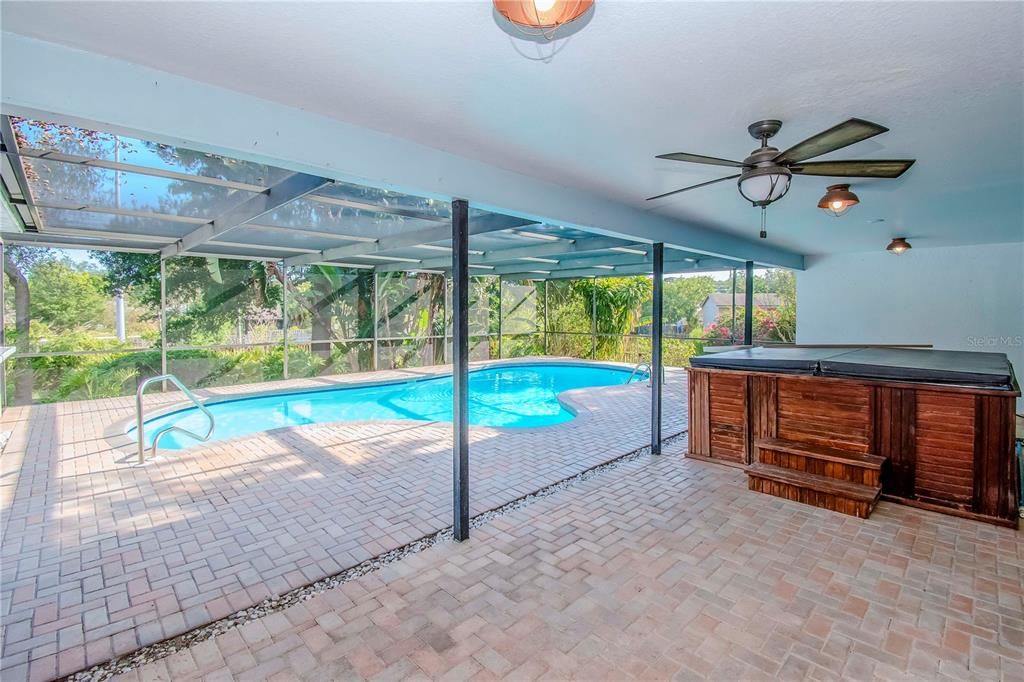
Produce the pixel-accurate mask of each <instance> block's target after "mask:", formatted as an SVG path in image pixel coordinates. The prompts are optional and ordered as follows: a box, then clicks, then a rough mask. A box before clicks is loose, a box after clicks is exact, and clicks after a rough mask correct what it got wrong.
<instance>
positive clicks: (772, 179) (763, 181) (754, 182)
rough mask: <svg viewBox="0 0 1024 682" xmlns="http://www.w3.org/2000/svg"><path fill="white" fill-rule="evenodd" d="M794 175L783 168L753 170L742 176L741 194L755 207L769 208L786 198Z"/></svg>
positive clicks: (770, 167) (740, 183)
mask: <svg viewBox="0 0 1024 682" xmlns="http://www.w3.org/2000/svg"><path fill="white" fill-rule="evenodd" d="M792 177H793V174H792V173H791V172H790V171H789V169H788V168H783V167H782V166H767V167H762V168H752V169H750V170H748V171H746V172H745V173H743V175H741V176H740V179H739V182H738V183H737V185H738V186H739V190H740V194H742V195H743V198H744V199H746V200H747V201H749V202H750V203H752V204H753V205H754V206H767V205H768V204H770V203H772V202H773V201H778V200H779V199H781V198H782V197H784V196H786V192H788V191H789V181H790V180H791V179H792Z"/></svg>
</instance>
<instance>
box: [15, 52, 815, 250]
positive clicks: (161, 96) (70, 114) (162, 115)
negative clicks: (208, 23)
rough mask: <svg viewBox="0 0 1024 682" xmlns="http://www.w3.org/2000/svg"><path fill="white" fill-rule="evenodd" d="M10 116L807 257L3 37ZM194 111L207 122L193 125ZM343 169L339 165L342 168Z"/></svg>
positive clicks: (528, 211) (506, 207) (231, 94)
mask: <svg viewBox="0 0 1024 682" xmlns="http://www.w3.org/2000/svg"><path fill="white" fill-rule="evenodd" d="M0 49H2V59H0V68H2V74H0V76H2V81H3V84H4V87H3V91H2V92H0V104H2V106H3V108H4V110H5V111H6V112H7V113H12V114H17V115H20V116H28V117H31V118H42V119H44V120H45V119H51V120H58V121H60V122H65V123H69V124H72V125H81V126H83V127H92V128H99V129H101V130H107V131H109V132H113V133H115V134H123V135H131V136H133V137H137V138H141V139H144V140H151V141H153V142H161V143H165V144H171V145H184V146H187V147H189V148H191V149H196V150H198V151H203V152H210V153H215V154H221V155H224V156H228V157H233V158H239V159H245V160H249V161H255V162H259V163H267V164H271V165H276V166H282V167H286V168H290V169H295V170H300V171H304V172H307V173H310V174H314V175H329V176H330V177H334V178H337V179H339V180H343V181H347V182H353V183H357V184H361V185H369V186H373V187H378V188H382V189H391V190H397V191H400V192H406V193H409V194H418V195H421V196H427V197H431V198H434V199H440V200H444V201H450V200H451V199H452V198H453V197H456V196H461V197H471V198H472V200H473V205H474V206H475V207H477V208H482V209H484V210H488V211H492V212H497V213H504V214H508V215H518V216H521V217H523V218H527V219H529V220H530V222H547V223H550V224H555V225H563V226H566V227H573V228H577V229H583V230H588V231H591V232H596V233H599V234H603V235H605V236H612V237H620V238H622V239H626V240H630V241H639V242H647V243H654V242H664V243H665V246H666V247H674V248H680V249H686V250H689V251H696V252H700V253H703V254H706V255H711V256H718V257H727V258H733V259H738V260H753V261H755V262H756V263H757V264H758V265H759V266H781V267H788V268H796V269H803V267H804V262H803V256H801V255H800V254H797V253H793V252H792V251H787V250H785V249H781V248H778V247H774V246H771V245H769V244H766V243H764V242H758V241H755V240H749V239H744V238H740V237H737V236H735V235H732V234H729V233H727V232H724V231H721V230H717V229H715V226H713V225H711V224H708V223H704V222H700V221H697V220H677V219H673V218H669V217H666V216H663V215H658V214H656V213H653V212H648V211H645V210H643V208H641V207H639V206H632V205H627V204H625V203H621V202H618V201H613V200H611V199H608V198H606V197H604V196H602V195H600V194H599V193H596V192H588V191H584V190H581V189H575V188H570V187H565V186H561V185H558V184H555V183H551V182H548V181H545V180H541V179H539V178H536V177H533V176H528V175H523V174H520V173H516V172H513V171H509V170H506V169H504V168H501V167H499V166H496V165H492V164H489V163H486V162H484V161H480V160H477V159H473V158H470V157H464V156H458V155H456V154H453V153H450V152H447V151H443V150H440V149H436V148H433V147H428V146H426V145H421V144H417V143H414V142H411V141H409V140H404V139H402V138H400V137H397V136H396V135H395V134H393V133H391V134H389V133H385V132H379V131H375V130H371V129H368V128H363V127H359V126H355V125H352V124H350V123H346V122H343V121H339V120H337V119H332V118H329V117H327V116H322V115H318V114H316V113H313V112H310V111H305V110H301V109H297V108H295V107H291V106H288V105H286V104H281V103H275V102H271V101H268V100H266V99H259V98H257V97H253V96H251V95H246V94H242V93H241V92H239V91H236V90H228V89H226V88H221V87H217V86H214V85H210V84H208V83H203V82H200V81H197V80H192V79H189V78H184V77H181V76H176V75H173V74H170V73H167V72H164V71H159V70H156V69H152V68H149V67H146V66H141V65H139V64H133V63H131V62H127V61H123V60H120V59H114V58H111V57H107V56H103V55H99V54H96V53H91V52H84V51H81V50H75V49H72V48H69V47H65V46H61V45H56V44H54V43H48V42H45V41H42V40H38V39H35V38H29V37H25V36H22V35H18V34H12V33H5V34H4V35H3V40H2V41H0ZM195 102H202V103H203V108H204V110H206V111H211V112H215V113H216V115H215V116H196V115H195V104H194V103H195ZM339 162H340V163H341V164H342V167H341V168H339Z"/></svg>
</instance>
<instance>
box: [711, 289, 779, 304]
mask: <svg viewBox="0 0 1024 682" xmlns="http://www.w3.org/2000/svg"><path fill="white" fill-rule="evenodd" d="M708 300H710V301H711V302H712V303H714V304H715V305H716V306H718V307H720V308H722V307H725V308H731V307H732V294H731V293H717V294H711V295H710V296H708V297H707V298H705V299H704V300H703V301H702V302H701V304H700V306H701V307H702V308H703V307H704V306H705V305H706V304H707V302H708ZM736 305H737V306H741V305H743V294H742V293H741V292H736ZM781 305H782V296H780V295H778V294H754V307H755V308H778V307H780V306H781Z"/></svg>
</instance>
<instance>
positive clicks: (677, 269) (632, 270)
mask: <svg viewBox="0 0 1024 682" xmlns="http://www.w3.org/2000/svg"><path fill="white" fill-rule="evenodd" d="M534 265H538V266H540V267H536V268H532V267H523V268H521V269H519V270H518V271H516V272H502V273H496V272H494V271H490V272H485V273H481V274H486V275H493V274H499V275H501V277H503V278H504V279H517V278H521V279H577V278H580V277H623V276H627V275H647V274H650V273H651V267H652V263H633V264H629V265H617V266H615V269H614V270H604V269H601V268H564V269H559V268H558V267H557V266H551V267H545V266H543V265H542V264H540V263H535V264H534ZM735 266H736V261H732V260H725V259H717V258H702V259H701V260H700V261H699V262H697V263H690V262H688V261H682V260H680V261H668V260H666V261H665V272H666V273H669V274H678V273H689V272H716V271H720V270H731V269H732V268H734V267H735ZM542 270H546V271H548V274H538V271H542Z"/></svg>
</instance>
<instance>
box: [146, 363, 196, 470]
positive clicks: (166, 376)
mask: <svg viewBox="0 0 1024 682" xmlns="http://www.w3.org/2000/svg"><path fill="white" fill-rule="evenodd" d="M155 381H170V382H171V383H172V384H174V385H175V386H177V387H178V388H179V389H181V392H182V393H184V394H185V397H186V398H188V399H189V400H191V401H192V403H193V404H194V405H195V406H196V407H198V408H199V410H200V411H201V412H202V413H203V414H205V415H206V416H207V418H208V419H209V420H210V427H209V428H208V429H207V430H206V435H204V436H200V435H199V434H197V433H192V432H191V431H189V430H188V429H185V428H182V427H180V426H175V425H171V426H169V427H167V428H166V429H164V430H162V431H160V433H158V434H156V438H154V439H153V448H152V454H153V455H154V456H155V455H156V449H157V446H158V445H159V444H160V439H161V438H163V437H164V436H165V435H167V434H168V433H170V432H171V431H181V432H182V433H184V434H185V435H187V436H191V437H192V438H195V439H196V440H198V441H204V442H205V441H208V440H210V436H212V435H213V429H214V427H215V426H216V421H215V420H214V417H213V413H212V412H210V410H209V408H207V407H206V405H204V404H203V402H202V401H201V400H199V398H197V397H196V396H195V394H194V393H192V391H190V390H188V386H186V385H185V384H183V383H181V380H180V379H178V377H176V376H174V375H173V374H161V375H159V376H155V377H149V378H148V379H146V380H145V381H143V382H142V383H140V384H139V389H138V391H136V392H135V423H136V428H137V429H138V432H139V433H138V441H139V461H138V463H139V464H143V463H145V461H146V434H145V428H146V427H145V421H144V420H143V414H142V394H143V393H145V391H146V387H147V386H149V385H150V384H151V383H153V382H155Z"/></svg>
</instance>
